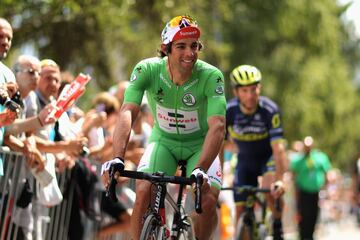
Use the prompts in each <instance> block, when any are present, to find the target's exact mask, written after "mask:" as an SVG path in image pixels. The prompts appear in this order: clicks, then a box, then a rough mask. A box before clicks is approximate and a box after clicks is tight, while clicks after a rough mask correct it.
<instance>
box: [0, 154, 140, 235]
mask: <svg viewBox="0 0 360 240" xmlns="http://www.w3.org/2000/svg"><path fill="white" fill-rule="evenodd" d="M0 158H1V159H2V161H3V167H4V175H3V176H0V214H1V215H0V216H1V218H0V240H15V239H18V236H19V234H20V233H19V231H20V228H19V227H18V226H17V225H16V224H14V222H13V221H12V220H13V218H14V214H15V211H16V210H15V209H16V207H15V206H16V201H17V199H18V198H19V196H20V194H21V191H22V186H23V184H22V181H23V179H24V178H25V175H24V171H26V168H24V167H23V166H24V165H25V164H26V158H25V157H24V156H23V155H22V154H21V153H16V152H12V151H9V150H8V148H0ZM25 174H26V178H31V179H30V182H31V183H32V184H33V186H32V187H33V192H34V194H33V197H32V214H33V218H34V221H33V223H34V224H33V229H32V231H30V232H31V234H30V236H28V238H25V239H33V240H42V239H45V240H48V239H50V240H64V239H69V237H68V231H69V223H70V216H71V209H72V203H73V198H74V197H75V181H74V178H73V177H72V171H71V170H66V171H65V172H63V173H61V174H57V180H58V185H59V188H60V190H61V192H62V194H63V197H64V198H63V200H62V202H61V203H60V204H59V205H57V206H54V207H51V208H46V207H45V206H41V205H40V204H39V203H37V197H36V191H35V189H34V186H35V184H34V182H35V178H34V177H33V176H32V175H31V174H29V173H25ZM99 194H101V193H100V192H99ZM133 194H134V193H133V192H132V191H131V190H130V189H128V188H127V189H126V191H123V193H122V195H121V196H122V201H126V204H127V205H128V206H131V204H133V198H134V196H133ZM44 209H45V210H46V209H47V211H46V214H45V215H44V214H43V212H44ZM103 215H104V214H101V220H100V221H94V220H92V219H89V218H87V217H86V216H85V215H82V220H83V227H84V237H83V239H94V240H95V239H97V238H96V232H97V231H98V230H99V229H100V228H101V226H102V225H103V224H104V223H109V222H111V221H113V220H111V219H110V217H107V216H103ZM84 216H85V217H84ZM126 239H130V237H129V235H127V234H122V233H119V234H116V235H112V236H109V237H106V238H102V240H126ZM79 240H81V239H79Z"/></svg>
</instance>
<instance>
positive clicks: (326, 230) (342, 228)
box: [316, 217, 360, 240]
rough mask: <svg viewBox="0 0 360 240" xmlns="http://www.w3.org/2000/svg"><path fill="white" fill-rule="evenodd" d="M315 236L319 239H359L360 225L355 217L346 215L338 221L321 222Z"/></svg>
mask: <svg viewBox="0 0 360 240" xmlns="http://www.w3.org/2000/svg"><path fill="white" fill-rule="evenodd" d="M316 236H317V239H319V240H342V239H344V240H345V239H346V240H359V239H360V226H357V224H356V221H355V218H353V217H347V218H345V219H343V220H341V221H340V222H338V223H335V222H334V223H328V224H321V225H320V226H319V228H318V231H317V235H316Z"/></svg>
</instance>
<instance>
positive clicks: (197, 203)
mask: <svg viewBox="0 0 360 240" xmlns="http://www.w3.org/2000/svg"><path fill="white" fill-rule="evenodd" d="M203 181H204V179H203V175H202V174H201V173H198V174H197V176H196V183H195V211H196V212H197V213H199V214H200V213H202V207H201V186H202V184H203Z"/></svg>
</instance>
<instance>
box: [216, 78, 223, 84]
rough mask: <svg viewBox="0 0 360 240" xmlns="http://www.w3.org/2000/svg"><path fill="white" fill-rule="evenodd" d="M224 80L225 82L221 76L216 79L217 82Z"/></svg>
mask: <svg viewBox="0 0 360 240" xmlns="http://www.w3.org/2000/svg"><path fill="white" fill-rule="evenodd" d="M223 82H224V80H223V79H222V78H221V77H218V78H217V79H216V83H223Z"/></svg>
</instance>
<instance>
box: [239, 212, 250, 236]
mask: <svg viewBox="0 0 360 240" xmlns="http://www.w3.org/2000/svg"><path fill="white" fill-rule="evenodd" d="M245 218H246V213H243V214H241V216H240V218H239V221H238V223H237V226H236V232H235V236H236V237H235V239H236V240H253V229H252V226H251V225H249V224H246V223H245V221H246V220H245Z"/></svg>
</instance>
